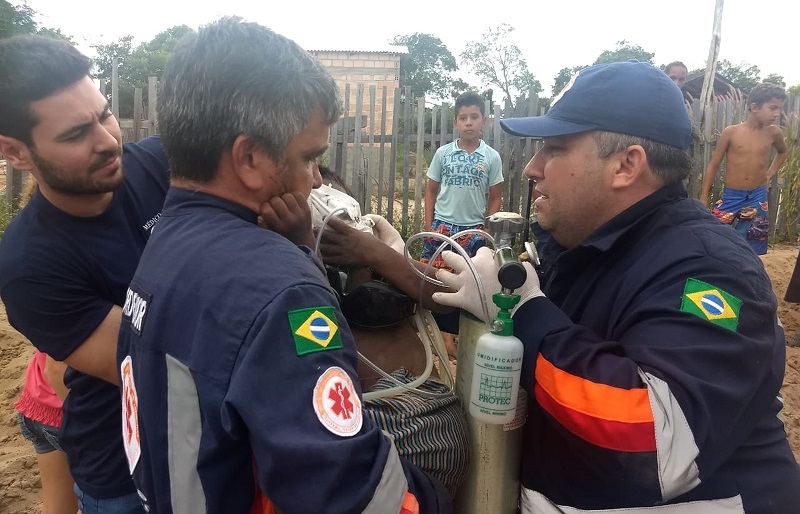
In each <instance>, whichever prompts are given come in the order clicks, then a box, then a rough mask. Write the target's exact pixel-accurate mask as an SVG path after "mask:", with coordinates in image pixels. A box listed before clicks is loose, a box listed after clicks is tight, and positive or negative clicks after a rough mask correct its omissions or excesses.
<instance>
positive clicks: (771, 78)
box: [764, 73, 786, 87]
mask: <svg viewBox="0 0 800 514" xmlns="http://www.w3.org/2000/svg"><path fill="white" fill-rule="evenodd" d="M764 82H769V83H770V84H778V85H779V86H783V87H786V81H785V80H783V75H778V74H777V73H770V74H769V75H767V76H766V77H765V78H764Z"/></svg>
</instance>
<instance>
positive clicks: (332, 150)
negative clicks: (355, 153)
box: [328, 118, 342, 173]
mask: <svg viewBox="0 0 800 514" xmlns="http://www.w3.org/2000/svg"><path fill="white" fill-rule="evenodd" d="M341 129H342V118H339V119H338V120H336V122H335V123H334V124H333V125H332V126H331V130H330V134H329V136H328V137H329V139H330V145H329V146H328V167H329V168H330V169H331V170H333V171H334V172H337V173H338V172H339V167H340V166H339V161H338V159H339V152H340V151H341V148H340V147H339V145H340V144H341V143H339V141H341V138H340V137H339V131H340V130H341Z"/></svg>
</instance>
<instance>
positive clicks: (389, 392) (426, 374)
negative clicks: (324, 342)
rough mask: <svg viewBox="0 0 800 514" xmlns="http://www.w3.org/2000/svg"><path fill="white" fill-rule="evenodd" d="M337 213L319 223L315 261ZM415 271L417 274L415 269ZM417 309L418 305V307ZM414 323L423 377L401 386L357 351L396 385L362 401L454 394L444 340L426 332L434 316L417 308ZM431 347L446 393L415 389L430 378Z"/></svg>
mask: <svg viewBox="0 0 800 514" xmlns="http://www.w3.org/2000/svg"><path fill="white" fill-rule="evenodd" d="M340 212H344V213H346V212H347V209H346V208H345V207H337V208H336V209H334V210H332V211H331V212H329V213H328V215H327V216H325V218H324V219H323V220H322V225H321V226H320V227H319V231H318V233H317V237H316V241H315V245H314V254H316V255H317V257H320V254H319V246H320V243H321V242H322V234H323V231H324V230H325V227H326V226H327V225H328V222H329V221H330V220H331V218H333V217H334V216H336V215H337V214H338V213H340ZM440 236H441V234H440ZM442 237H444V236H442ZM453 243H454V242H453ZM439 251H440V250H437V253H436V255H438V254H439ZM405 252H406V256H408V243H406V250H405ZM434 257H435V256H434ZM320 258H321V257H320ZM407 258H408V257H407ZM470 264H471V263H470ZM409 265H410V266H412V267H413V265H412V264H410V263H409ZM414 269H415V270H416V268H414ZM419 305H421V303H420V304H419ZM414 321H415V323H416V325H417V331H418V332H419V338H420V341H421V343H422V346H423V348H424V350H425V369H424V370H423V372H422V374H421V375H420V376H419V377H417V378H415V379H414V380H412V381H411V382H408V383H404V382H401V381H399V380H397V379H396V378H395V377H393V376H391V375H390V374H388V373H386V372H385V371H384V370H382V369H381V368H380V367H379V366H377V365H376V364H375V363H374V362H372V361H371V360H369V359H368V358H367V357H366V356H365V355H364V354H362V353H361V352H359V351H358V350H356V352H357V353H358V358H359V359H360V360H361V361H362V362H363V363H364V364H366V365H367V366H368V367H369V368H371V369H372V370H373V371H375V372H376V373H378V375H379V376H381V377H382V378H385V379H386V380H388V381H390V382H391V383H393V384H395V385H394V386H393V387H389V388H386V389H381V390H379V391H371V392H365V393H363V395H362V397H363V399H364V400H365V401H368V400H375V399H378V398H384V397H386V396H394V395H397V394H399V393H402V392H403V391H409V392H414V393H416V394H419V395H421V396H427V397H433V398H443V397H447V396H449V395H450V394H452V392H453V390H454V389H455V379H454V377H453V375H452V372H451V370H450V366H449V362H450V360H449V359H448V358H447V350H446V349H445V346H444V340H443V339H442V335H441V333H439V331H438V330H436V331H432V330H430V329H429V328H428V327H430V326H436V320H434V319H433V316H432V315H431V314H430V312H429V311H428V310H427V309H422V308H421V307H419V308H417V310H416V312H415V313H414ZM430 323H433V325H430ZM431 346H433V347H434V349H436V354H437V357H439V360H440V362H443V363H447V365H442V366H441V367H442V368H443V369H444V370H445V375H446V376H447V381H448V382H449V384H447V385H448V387H449V389H448V390H447V391H446V392H443V393H434V392H431V391H423V390H421V389H418V386H420V385H422V384H423V383H424V382H425V381H426V380H428V378H430V376H431V372H432V371H433V354H432V352H431Z"/></svg>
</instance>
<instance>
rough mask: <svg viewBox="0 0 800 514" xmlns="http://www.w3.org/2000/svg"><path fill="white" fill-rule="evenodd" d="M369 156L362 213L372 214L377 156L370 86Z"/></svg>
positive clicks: (373, 94) (373, 96)
mask: <svg viewBox="0 0 800 514" xmlns="http://www.w3.org/2000/svg"><path fill="white" fill-rule="evenodd" d="M368 144H369V146H368V147H367V148H369V156H368V157H367V159H366V163H367V166H366V169H365V170H364V186H365V187H366V191H365V193H364V197H365V201H364V204H363V205H364V209H363V210H362V211H361V212H364V213H370V212H372V196H373V193H372V191H373V189H374V188H373V187H372V177H373V175H374V173H373V172H372V161H373V159H372V157H373V156H374V154H375V85H370V86H369V143H368Z"/></svg>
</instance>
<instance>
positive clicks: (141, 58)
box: [92, 25, 194, 118]
mask: <svg viewBox="0 0 800 514" xmlns="http://www.w3.org/2000/svg"><path fill="white" fill-rule="evenodd" d="M192 33H194V30H193V29H191V28H189V27H188V26H186V25H176V26H174V27H170V28H168V29H166V30H164V31H162V32H159V33H158V34H156V36H155V37H154V38H153V39H151V40H150V41H148V42H146V43H141V44H140V45H138V46H136V47H135V48H134V47H133V36H130V35H128V36H123V37H121V38H119V39H118V40H117V41H114V42H111V43H107V44H95V45H92V48H94V49H95V51H96V52H97V58H96V59H95V74H96V76H97V78H100V79H105V80H106V81H107V82H108V83H109V84H110V83H111V73H112V67H113V60H114V57H116V58H117V59H118V66H119V69H118V73H119V111H120V112H119V115H120V117H121V118H130V117H132V116H133V96H134V89H135V88H137V87H138V88H141V89H142V100H143V103H144V104H145V106H146V105H147V102H148V101H149V99H148V98H147V81H148V78H149V77H160V76H161V74H162V73H164V66H165V65H166V62H167V60H168V59H169V56H170V55H172V51H173V50H174V49H175V46H176V45H177V44H178V42H180V41H181V39H183V38H184V37H186V36H187V35H188V34H192ZM108 94H109V95H110V94H111V92H110V89H109V90H108Z"/></svg>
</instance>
